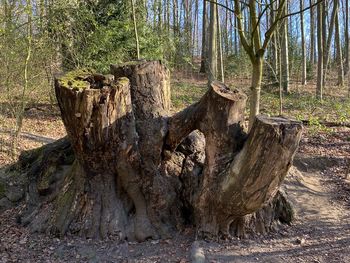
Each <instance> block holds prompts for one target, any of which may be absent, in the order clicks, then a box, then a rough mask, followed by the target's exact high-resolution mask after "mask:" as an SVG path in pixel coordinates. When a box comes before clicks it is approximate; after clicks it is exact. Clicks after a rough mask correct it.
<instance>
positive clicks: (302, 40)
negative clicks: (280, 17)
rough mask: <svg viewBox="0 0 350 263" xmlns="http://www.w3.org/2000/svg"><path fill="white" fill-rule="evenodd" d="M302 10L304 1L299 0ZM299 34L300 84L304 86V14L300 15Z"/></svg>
mask: <svg viewBox="0 0 350 263" xmlns="http://www.w3.org/2000/svg"><path fill="white" fill-rule="evenodd" d="M303 9H304V0H300V10H303ZM300 29H301V31H300V33H301V57H302V74H301V84H302V85H306V43H305V34H304V14H303V12H301V13H300Z"/></svg>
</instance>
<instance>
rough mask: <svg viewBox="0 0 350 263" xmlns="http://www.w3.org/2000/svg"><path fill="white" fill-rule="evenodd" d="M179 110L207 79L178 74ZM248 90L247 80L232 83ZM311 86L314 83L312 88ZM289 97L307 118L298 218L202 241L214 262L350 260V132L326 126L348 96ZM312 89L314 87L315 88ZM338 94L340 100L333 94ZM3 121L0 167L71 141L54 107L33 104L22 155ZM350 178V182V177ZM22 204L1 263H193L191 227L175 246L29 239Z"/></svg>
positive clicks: (273, 103) (293, 191) (292, 187)
mask: <svg viewBox="0 0 350 263" xmlns="http://www.w3.org/2000/svg"><path fill="white" fill-rule="evenodd" d="M173 79H174V81H173V88H172V101H173V106H174V111H177V110H179V109H181V108H183V107H184V106H187V105H189V104H191V103H193V102H195V101H196V100H198V99H199V98H200V97H201V95H202V94H203V93H204V92H205V89H206V88H205V80H203V79H201V78H197V77H196V76H190V77H186V76H185V77H184V76H174V78H173ZM233 83H234V84H235V86H238V87H241V88H242V87H248V86H249V82H248V80H246V79H241V80H238V81H235V82H233ZM310 87H311V85H310ZM299 88H300V87H298V86H296V85H294V86H293V93H292V94H291V95H289V96H288V97H286V98H285V100H284V109H285V114H286V115H289V116H293V117H295V118H297V119H308V120H310V119H311V120H312V121H310V123H311V125H310V126H309V127H307V128H306V129H305V131H304V135H303V138H302V140H301V143H300V147H299V150H298V153H297V155H296V158H295V162H294V167H293V168H292V169H291V171H290V173H289V175H288V178H287V179H286V181H285V183H284V185H283V188H284V190H285V192H286V193H287V194H288V196H289V197H290V199H291V200H292V202H293V204H294V207H295V210H296V220H295V221H294V223H293V224H292V225H291V226H286V225H279V226H278V228H277V229H276V230H275V231H273V232H271V233H269V234H268V235H266V236H254V237H248V238H246V239H241V240H240V239H236V238H234V239H232V240H229V241H224V240H218V241H217V242H214V241H198V244H199V246H200V247H201V248H202V249H203V251H204V254H205V256H206V258H207V259H208V262H284V263H292V262H293V263H294V262H315V263H316V262H327V263H329V262H350V219H349V218H350V179H347V178H346V173H347V169H348V166H349V160H350V128H346V127H326V126H324V125H323V124H322V123H321V122H322V121H324V120H325V121H335V122H339V123H341V122H347V121H348V120H349V119H350V103H349V101H348V100H346V99H344V97H346V96H345V92H346V91H343V93H341V92H334V91H333V89H332V90H329V93H326V99H325V100H324V102H323V103H319V102H317V101H315V100H314V99H313V97H312V94H311V91H310V90H307V88H306V89H301V90H299ZM310 89H311V88H310ZM332 93H334V94H332ZM278 98H279V96H278V92H276V90H274V89H272V90H269V91H268V92H264V93H263V97H262V112H263V113H265V114H271V115H275V114H278V109H279V101H278ZM1 113H2V114H1V116H0V124H1V127H0V167H2V166H5V165H8V164H10V163H12V162H14V161H15V160H16V156H17V154H18V153H20V152H21V151H23V150H27V149H32V148H35V147H38V146H41V145H43V144H45V143H48V142H50V141H52V140H55V139H58V138H60V137H63V136H65V130H64V127H63V124H62V122H61V120H60V114H59V110H58V109H57V107H56V106H51V105H50V104H48V103H42V104H38V103H34V104H29V105H28V108H27V110H26V115H25V121H24V126H23V133H22V136H21V137H20V139H19V141H18V143H17V148H16V153H14V155H13V154H12V151H11V143H10V142H11V130H12V127H13V123H14V122H15V119H14V118H11V117H10V115H9V114H8V113H7V112H1ZM349 177H350V176H349ZM21 209H22V207H21V206H18V207H16V208H12V209H9V210H7V211H5V212H3V213H1V214H0V262H1V263H2V262H181V263H185V262H190V251H191V246H192V245H193V241H194V240H195V234H194V232H193V230H192V229H186V230H184V231H183V232H182V233H179V234H178V235H177V236H175V237H174V238H172V239H169V240H152V241H147V242H144V243H140V244H139V243H132V242H124V243H122V244H116V243H114V242H112V241H93V240H85V239H80V238H77V237H72V236H67V237H65V238H62V239H57V238H49V237H47V236H44V235H39V234H30V233H28V231H27V229H26V228H23V227H21V226H20V225H18V224H16V218H15V217H16V214H17V213H18V212H19V211H20V210H21Z"/></svg>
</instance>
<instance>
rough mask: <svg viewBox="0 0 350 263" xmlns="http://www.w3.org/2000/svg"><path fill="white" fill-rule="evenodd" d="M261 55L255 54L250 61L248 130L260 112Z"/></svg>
mask: <svg viewBox="0 0 350 263" xmlns="http://www.w3.org/2000/svg"><path fill="white" fill-rule="evenodd" d="M263 63H264V60H263V57H261V56H257V58H256V60H255V61H254V62H253V63H252V66H253V71H252V80H251V88H250V89H251V97H250V103H249V105H250V106H249V130H250V129H251V127H252V126H253V123H254V119H255V116H257V115H258V114H259V112H260V92H261V81H262V70H263Z"/></svg>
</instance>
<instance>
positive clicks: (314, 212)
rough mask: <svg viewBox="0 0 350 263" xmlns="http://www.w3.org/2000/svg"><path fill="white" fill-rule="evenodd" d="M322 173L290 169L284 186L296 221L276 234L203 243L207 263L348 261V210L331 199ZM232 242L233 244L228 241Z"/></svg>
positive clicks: (349, 247) (349, 230)
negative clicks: (209, 261) (225, 241)
mask: <svg viewBox="0 0 350 263" xmlns="http://www.w3.org/2000/svg"><path fill="white" fill-rule="evenodd" d="M324 181H325V177H324V176H323V172H320V171H318V172H317V171H312V172H306V171H303V173H301V172H300V171H299V170H297V169H296V168H293V169H292V170H291V173H290V175H289V178H288V179H287V180H286V183H285V185H284V189H285V191H286V192H287V194H288V195H289V197H290V198H291V200H292V202H293V204H294V207H295V210H296V215H297V220H296V222H295V223H294V225H293V226H291V227H286V226H282V227H281V229H280V231H279V233H275V234H274V233H272V234H270V235H269V236H268V237H264V238H257V239H253V240H242V241H240V240H235V241H234V242H231V244H230V243H223V244H220V245H219V244H215V243H204V242H202V245H203V247H204V248H205V251H206V254H207V255H208V258H209V259H210V260H211V262H284V263H287V262H293V263H294V262H327V263H329V262H350V222H349V216H350V213H349V210H348V209H346V208H345V207H344V205H342V204H339V203H336V202H334V201H333V200H332V197H333V196H334V194H333V192H332V190H334V189H332V188H331V187H326V186H325V185H324ZM232 243H233V244H232Z"/></svg>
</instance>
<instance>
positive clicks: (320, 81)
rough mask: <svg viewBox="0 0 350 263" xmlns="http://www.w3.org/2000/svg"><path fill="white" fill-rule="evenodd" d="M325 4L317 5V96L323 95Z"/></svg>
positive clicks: (319, 97) (320, 97)
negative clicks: (323, 17)
mask: <svg viewBox="0 0 350 263" xmlns="http://www.w3.org/2000/svg"><path fill="white" fill-rule="evenodd" d="M322 15H323V5H317V57H318V60H317V86H316V97H317V98H318V99H320V100H322V95H323V19H322Z"/></svg>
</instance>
